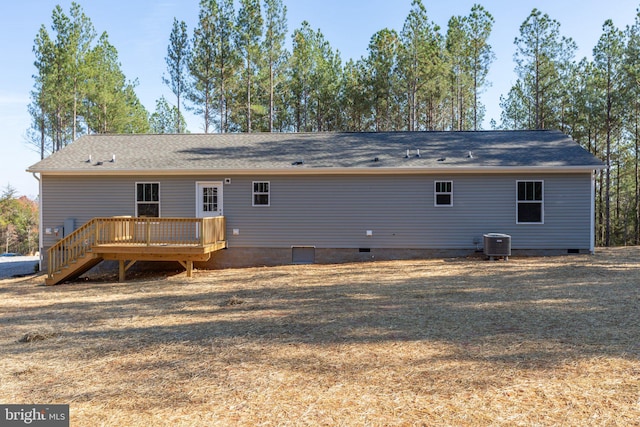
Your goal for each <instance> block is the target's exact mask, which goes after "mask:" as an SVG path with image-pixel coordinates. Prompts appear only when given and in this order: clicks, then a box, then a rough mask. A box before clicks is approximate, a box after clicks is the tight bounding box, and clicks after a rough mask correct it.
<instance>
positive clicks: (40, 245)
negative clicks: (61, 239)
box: [31, 172, 44, 271]
mask: <svg viewBox="0 0 640 427" xmlns="http://www.w3.org/2000/svg"><path fill="white" fill-rule="evenodd" d="M31 174H32V175H33V177H34V178H35V179H36V181H38V217H39V222H40V224H38V254H39V255H40V256H39V258H40V259H39V260H38V270H39V271H42V256H43V255H42V248H43V247H44V246H43V245H44V232H43V228H42V180H41V179H40V177H38V175H36V172H31Z"/></svg>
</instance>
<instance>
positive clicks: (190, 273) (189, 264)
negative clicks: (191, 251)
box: [187, 260, 193, 277]
mask: <svg viewBox="0 0 640 427" xmlns="http://www.w3.org/2000/svg"><path fill="white" fill-rule="evenodd" d="M192 276H193V261H191V260H188V261H187V277H192Z"/></svg>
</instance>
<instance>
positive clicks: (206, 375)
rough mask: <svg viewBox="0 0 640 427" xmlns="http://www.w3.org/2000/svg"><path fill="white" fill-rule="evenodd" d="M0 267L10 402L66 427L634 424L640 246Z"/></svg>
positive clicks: (2, 377) (0, 377)
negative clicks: (421, 256)
mask: <svg viewBox="0 0 640 427" xmlns="http://www.w3.org/2000/svg"><path fill="white" fill-rule="evenodd" d="M116 276H117V274H116V275H114V276H110V277H108V278H106V279H105V278H104V277H102V278H94V279H93V280H87V281H78V282H75V283H70V284H64V285H59V286H54V287H45V286H41V285H42V283H43V277H39V278H19V279H11V280H0V301H2V304H1V305H0V403H25V404H26V403H65V404H69V405H70V409H71V425H72V426H101V425H104V426H145V427H148V426H163V425H167V426H168V425H170V426H216V425H219V426H230V425H246V426H286V425H290V426H312V425H313V426H317V425H331V426H334V425H340V426H399V425H428V426H432V425H436V426H439V425H443V426H445V425H450V426H485V425H505V426H517V425H523V426H524V425H526V426H530V425H539V426H556V425H563V426H585V425H591V426H629V425H640V248H635V247H634V248H616V249H601V250H598V252H597V254H596V255H595V256H588V255H574V256H564V257H548V258H543V257H533V258H519V257H513V258H511V259H510V260H509V261H508V262H505V261H494V262H490V261H485V260H483V259H481V258H479V257H478V258H467V259H464V258H460V259H433V260H416V261H390V262H375V263H360V264H341V265H308V266H300V265H298V266H283V267H269V268H248V269H227V270H220V271H197V272H194V277H193V278H192V279H188V278H186V277H185V275H184V273H180V274H175V275H169V276H160V275H156V276H149V275H147V276H144V275H140V276H137V277H133V278H132V280H130V281H129V282H127V283H117V282H114V280H116Z"/></svg>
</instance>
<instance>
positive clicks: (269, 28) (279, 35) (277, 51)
mask: <svg viewBox="0 0 640 427" xmlns="http://www.w3.org/2000/svg"><path fill="white" fill-rule="evenodd" d="M264 13H265V19H264V21H265V22H264V40H263V43H262V52H263V55H264V59H265V62H266V64H265V70H266V73H267V74H268V78H267V79H266V80H267V81H268V89H267V93H268V116H269V118H268V120H269V123H268V130H269V132H273V130H274V120H275V117H276V110H277V109H278V107H277V106H276V90H277V89H278V87H279V86H281V85H282V82H283V81H284V74H285V72H284V67H285V65H286V61H287V54H286V50H285V49H284V40H285V36H286V33H287V8H286V7H285V6H283V4H282V0H264ZM281 109H282V110H284V106H283V107H282V108H281Z"/></svg>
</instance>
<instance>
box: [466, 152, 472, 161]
mask: <svg viewBox="0 0 640 427" xmlns="http://www.w3.org/2000/svg"><path fill="white" fill-rule="evenodd" d="M467 159H473V154H472V153H471V151H469V154H467Z"/></svg>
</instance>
